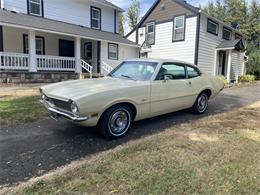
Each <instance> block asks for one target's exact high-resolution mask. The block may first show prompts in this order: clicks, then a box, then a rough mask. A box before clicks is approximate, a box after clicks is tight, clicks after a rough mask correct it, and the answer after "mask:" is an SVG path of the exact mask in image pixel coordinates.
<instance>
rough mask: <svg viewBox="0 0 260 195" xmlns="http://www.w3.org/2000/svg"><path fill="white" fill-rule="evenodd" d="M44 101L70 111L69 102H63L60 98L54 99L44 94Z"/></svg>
mask: <svg viewBox="0 0 260 195" xmlns="http://www.w3.org/2000/svg"><path fill="white" fill-rule="evenodd" d="M46 101H47V102H49V103H51V104H53V105H54V106H55V107H57V108H60V109H63V110H67V111H70V103H69V102H65V101H62V100H58V99H54V98H49V97H47V96H46Z"/></svg>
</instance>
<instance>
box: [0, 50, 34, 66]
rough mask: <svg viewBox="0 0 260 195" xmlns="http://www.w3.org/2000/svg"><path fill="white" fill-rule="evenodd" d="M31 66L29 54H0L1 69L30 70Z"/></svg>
mask: <svg viewBox="0 0 260 195" xmlns="http://www.w3.org/2000/svg"><path fill="white" fill-rule="evenodd" d="M29 64H30V55H29V54H22V53H8V52H0V69H5V70H29Z"/></svg>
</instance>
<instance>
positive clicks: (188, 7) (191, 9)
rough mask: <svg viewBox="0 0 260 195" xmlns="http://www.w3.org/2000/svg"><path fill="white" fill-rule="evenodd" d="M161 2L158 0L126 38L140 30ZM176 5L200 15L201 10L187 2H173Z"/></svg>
mask: <svg viewBox="0 0 260 195" xmlns="http://www.w3.org/2000/svg"><path fill="white" fill-rule="evenodd" d="M160 1H161V0H156V1H155V2H154V3H153V5H152V6H151V7H150V9H149V10H148V11H147V12H146V14H145V15H144V16H143V17H142V19H141V20H140V21H139V22H138V24H137V25H136V27H135V28H134V29H133V30H131V31H130V32H129V33H128V34H127V35H125V37H128V36H129V35H131V34H132V33H133V32H134V31H135V30H136V29H137V28H139V27H140V26H141V25H142V24H143V22H144V21H145V20H146V19H147V18H148V16H149V15H150V14H151V13H152V11H153V10H154V9H155V8H156V6H157V5H158V4H159V3H160ZM172 1H174V2H176V3H178V4H179V5H182V6H184V7H185V8H187V9H188V10H190V11H192V12H194V13H199V8H197V7H194V6H192V5H190V4H188V3H187V2H186V1H184V0H172Z"/></svg>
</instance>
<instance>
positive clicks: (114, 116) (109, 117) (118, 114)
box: [99, 105, 133, 139]
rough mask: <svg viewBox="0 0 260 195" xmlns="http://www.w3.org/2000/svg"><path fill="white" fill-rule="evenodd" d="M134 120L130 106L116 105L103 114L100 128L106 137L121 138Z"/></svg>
mask: <svg viewBox="0 0 260 195" xmlns="http://www.w3.org/2000/svg"><path fill="white" fill-rule="evenodd" d="M132 120H133V114H132V110H131V109H130V108H129V106H127V105H116V106H113V107H111V108H109V109H108V110H107V111H106V112H105V113H104V114H103V115H102V117H101V119H100V121H99V129H100V132H101V134H102V135H103V136H104V137H105V138H109V139H119V138H121V137H124V136H125V135H126V134H127V132H128V130H129V128H130V126H131V123H132Z"/></svg>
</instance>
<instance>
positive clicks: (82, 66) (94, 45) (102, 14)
mask: <svg viewBox="0 0 260 195" xmlns="http://www.w3.org/2000/svg"><path fill="white" fill-rule="evenodd" d="M122 11H123V10H122V9H121V8H119V7H117V6H115V5H114V4H112V3H110V2H108V1H106V0H1V9H0V79H6V78H8V77H10V78H11V79H14V80H15V79H16V80H17V82H19V81H20V82H24V81H25V82H27V81H28V82H30V81H43V80H46V79H47V80H48V79H51V78H58V79H69V78H74V77H75V78H76V77H77V75H79V74H78V73H81V71H82V70H83V71H85V72H88V73H92V72H93V73H102V72H104V71H105V70H107V71H109V69H111V67H114V66H117V65H118V64H119V63H120V62H121V61H122V60H124V59H126V58H136V57H138V56H139V46H138V45H137V44H136V43H134V42H132V41H129V40H128V39H126V38H123V37H122V36H120V35H119V34H118V15H119V14H120V12H122Z"/></svg>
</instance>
